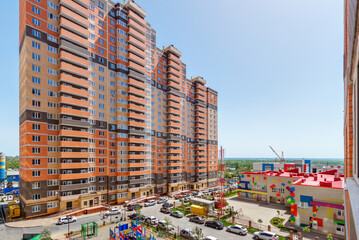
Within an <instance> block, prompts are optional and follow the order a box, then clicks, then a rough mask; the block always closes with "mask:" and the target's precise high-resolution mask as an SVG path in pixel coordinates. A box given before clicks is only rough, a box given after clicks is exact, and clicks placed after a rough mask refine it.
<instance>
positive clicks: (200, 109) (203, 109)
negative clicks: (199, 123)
mask: <svg viewBox="0 0 359 240" xmlns="http://www.w3.org/2000/svg"><path fill="white" fill-rule="evenodd" d="M196 111H200V112H202V113H207V109H206V108H204V107H201V106H196Z"/></svg>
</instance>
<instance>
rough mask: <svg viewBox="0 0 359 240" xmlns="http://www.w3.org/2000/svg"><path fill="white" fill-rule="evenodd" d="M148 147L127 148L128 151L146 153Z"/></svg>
mask: <svg viewBox="0 0 359 240" xmlns="http://www.w3.org/2000/svg"><path fill="white" fill-rule="evenodd" d="M148 150H149V148H148V147H136V146H128V151H142V152H143V151H148Z"/></svg>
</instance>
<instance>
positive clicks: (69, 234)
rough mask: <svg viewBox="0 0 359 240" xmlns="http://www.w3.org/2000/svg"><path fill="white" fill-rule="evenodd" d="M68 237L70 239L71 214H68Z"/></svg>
mask: <svg viewBox="0 0 359 240" xmlns="http://www.w3.org/2000/svg"><path fill="white" fill-rule="evenodd" d="M66 217H67V238H68V239H70V216H69V215H67V216H66Z"/></svg>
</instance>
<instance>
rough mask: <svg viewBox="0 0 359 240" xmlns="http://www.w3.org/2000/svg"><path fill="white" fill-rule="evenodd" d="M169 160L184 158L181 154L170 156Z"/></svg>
mask: <svg viewBox="0 0 359 240" xmlns="http://www.w3.org/2000/svg"><path fill="white" fill-rule="evenodd" d="M168 160H182V158H181V156H168Z"/></svg>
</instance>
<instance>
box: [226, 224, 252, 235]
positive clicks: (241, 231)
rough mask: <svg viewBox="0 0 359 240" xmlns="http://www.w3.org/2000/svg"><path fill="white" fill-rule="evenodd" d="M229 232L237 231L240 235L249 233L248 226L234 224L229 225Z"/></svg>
mask: <svg viewBox="0 0 359 240" xmlns="http://www.w3.org/2000/svg"><path fill="white" fill-rule="evenodd" d="M227 231H228V232H232V233H237V234H239V235H243V236H244V235H247V233H248V231H247V228H245V227H242V226H240V225H232V226H228V227H227Z"/></svg>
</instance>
